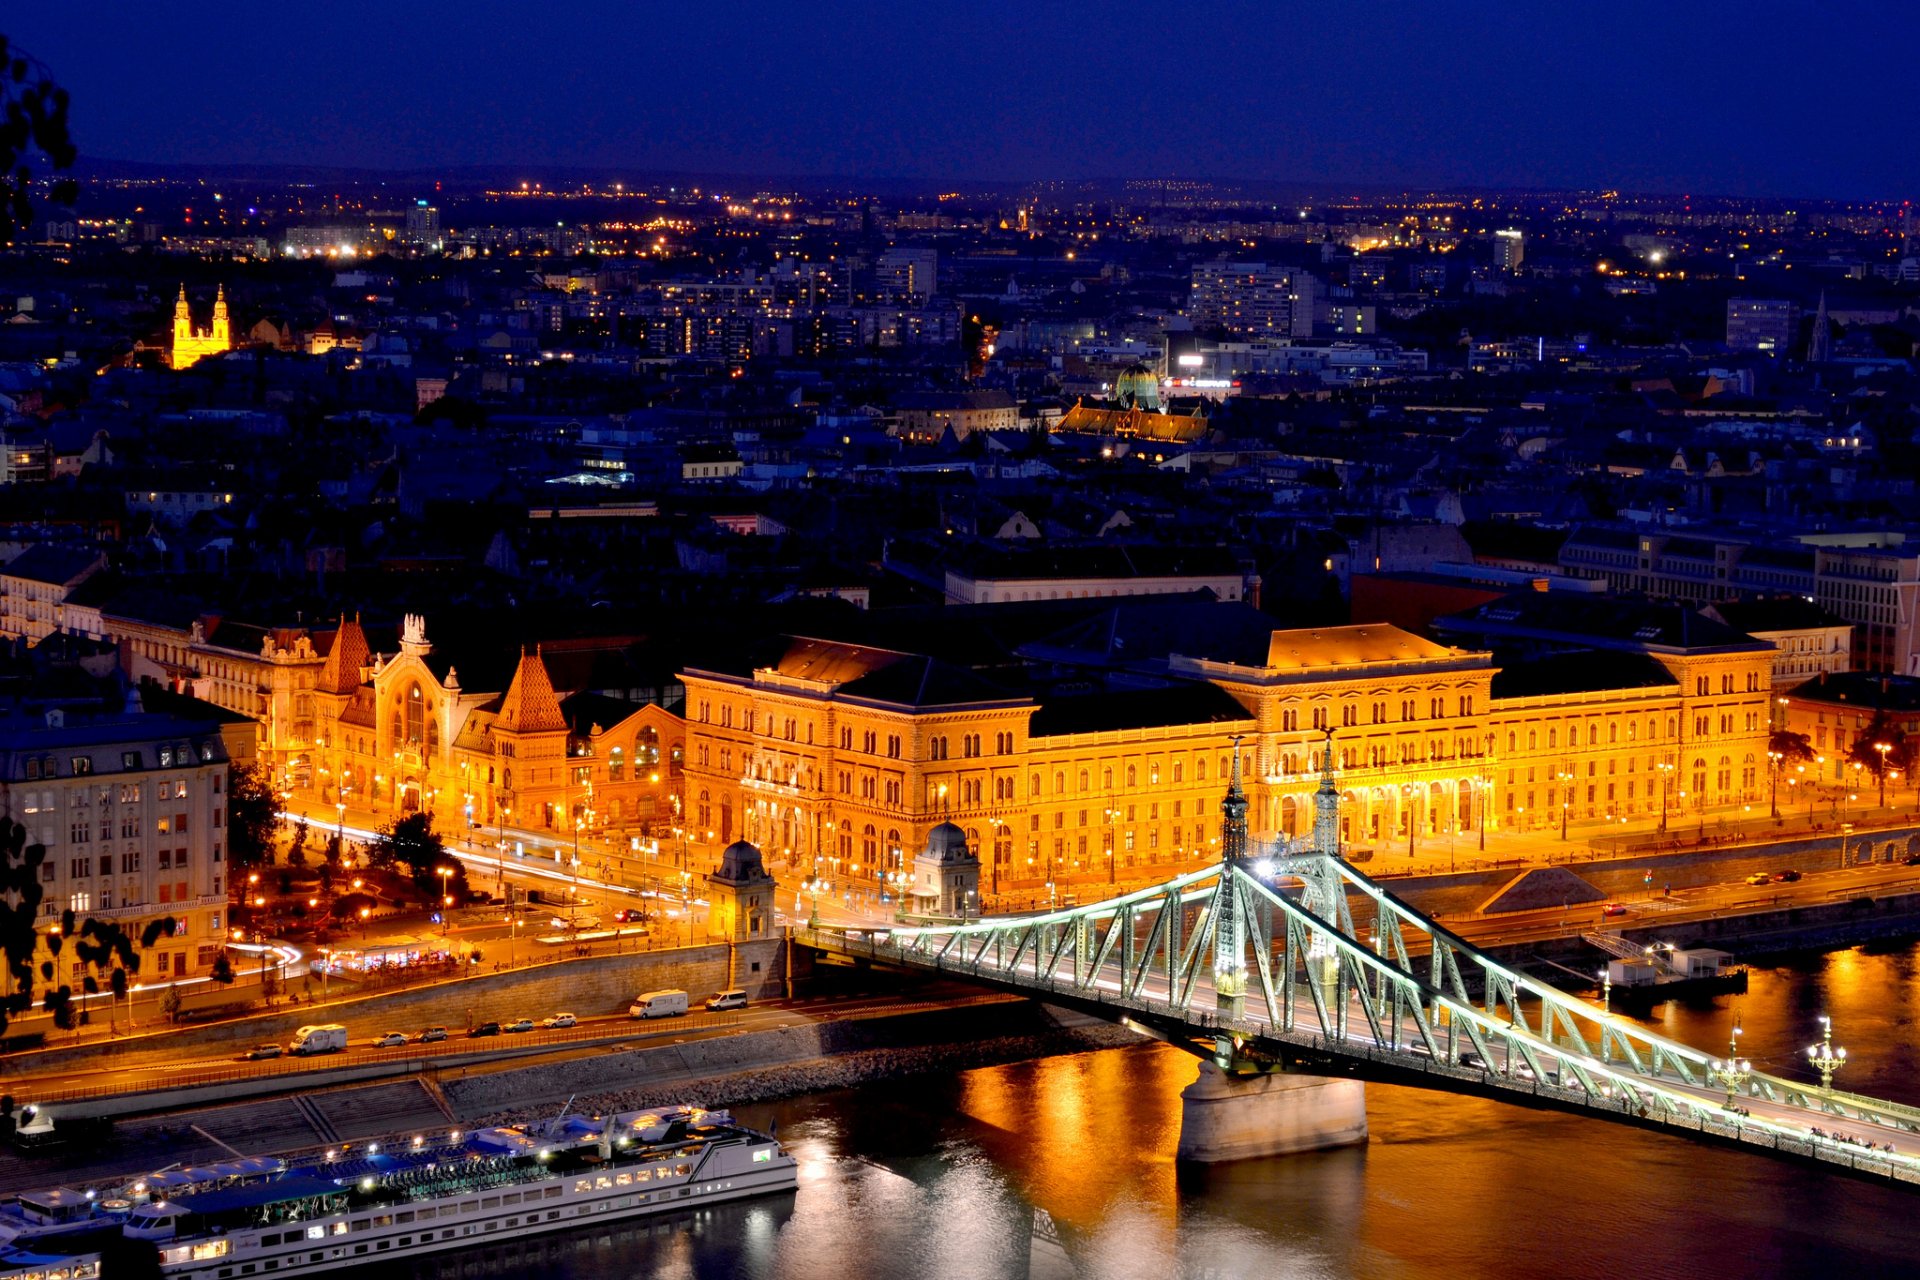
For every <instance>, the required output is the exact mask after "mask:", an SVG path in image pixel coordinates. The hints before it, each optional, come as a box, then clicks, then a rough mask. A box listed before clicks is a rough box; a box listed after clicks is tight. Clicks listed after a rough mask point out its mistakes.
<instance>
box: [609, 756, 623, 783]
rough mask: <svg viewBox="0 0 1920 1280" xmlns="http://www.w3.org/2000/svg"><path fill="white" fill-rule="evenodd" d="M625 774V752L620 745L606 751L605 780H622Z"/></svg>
mask: <svg viewBox="0 0 1920 1280" xmlns="http://www.w3.org/2000/svg"><path fill="white" fill-rule="evenodd" d="M626 776H627V753H626V751H625V750H624V749H623V748H621V747H614V748H613V749H612V750H610V751H608V752H607V781H608V782H622V781H625V779H626Z"/></svg>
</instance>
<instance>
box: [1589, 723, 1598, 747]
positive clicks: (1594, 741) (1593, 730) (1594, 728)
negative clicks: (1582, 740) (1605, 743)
mask: <svg viewBox="0 0 1920 1280" xmlns="http://www.w3.org/2000/svg"><path fill="white" fill-rule="evenodd" d="M1599 744H1600V726H1599V725H1597V724H1590V725H1588V726H1587V745H1588V746H1590V747H1593V746H1598V745H1599Z"/></svg>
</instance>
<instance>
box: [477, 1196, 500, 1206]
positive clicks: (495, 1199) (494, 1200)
mask: <svg viewBox="0 0 1920 1280" xmlns="http://www.w3.org/2000/svg"><path fill="white" fill-rule="evenodd" d="M480 1207H481V1208H482V1209H498V1208H499V1207H500V1197H499V1196H488V1197H487V1198H486V1199H484V1200H482V1201H481V1202H480Z"/></svg>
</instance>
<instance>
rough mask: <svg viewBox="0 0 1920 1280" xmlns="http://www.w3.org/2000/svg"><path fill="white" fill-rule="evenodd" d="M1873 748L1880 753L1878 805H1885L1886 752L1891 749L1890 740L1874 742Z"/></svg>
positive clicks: (1883, 806) (1882, 806) (1884, 806)
mask: <svg viewBox="0 0 1920 1280" xmlns="http://www.w3.org/2000/svg"><path fill="white" fill-rule="evenodd" d="M1873 749H1874V750H1875V751H1878V752H1879V753H1880V769H1879V773H1880V807H1881V808H1882V809H1884V808H1886V807H1887V752H1889V751H1891V750H1893V744H1892V743H1891V742H1876V743H1874V744H1873Z"/></svg>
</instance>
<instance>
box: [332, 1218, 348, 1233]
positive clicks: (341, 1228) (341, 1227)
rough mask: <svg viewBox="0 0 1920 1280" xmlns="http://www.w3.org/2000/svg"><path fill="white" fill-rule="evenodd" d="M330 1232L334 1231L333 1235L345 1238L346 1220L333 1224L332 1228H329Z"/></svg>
mask: <svg viewBox="0 0 1920 1280" xmlns="http://www.w3.org/2000/svg"><path fill="white" fill-rule="evenodd" d="M328 1230H330V1231H332V1232H333V1234H335V1235H337V1236H343V1235H345V1234H347V1223H346V1219H344V1218H343V1219H341V1220H340V1221H339V1222H336V1223H333V1224H332V1225H331V1226H329V1227H328Z"/></svg>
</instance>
